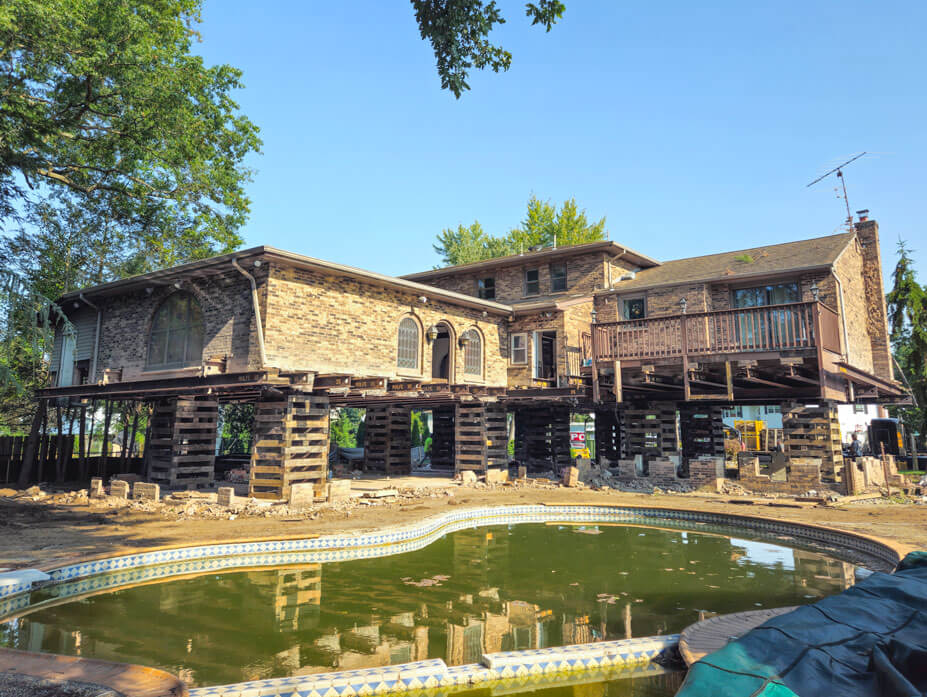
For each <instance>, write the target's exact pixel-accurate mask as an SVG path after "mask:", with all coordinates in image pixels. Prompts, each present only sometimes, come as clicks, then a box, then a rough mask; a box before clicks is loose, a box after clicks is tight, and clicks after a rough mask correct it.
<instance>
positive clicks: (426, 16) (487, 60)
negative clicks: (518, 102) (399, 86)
mask: <svg viewBox="0 0 927 697" xmlns="http://www.w3.org/2000/svg"><path fill="white" fill-rule="evenodd" d="M412 6H413V7H414V8H415V19H416V21H417V22H418V27H419V32H420V33H421V35H422V38H423V39H427V40H428V41H430V42H431V46H432V48H433V49H434V52H435V58H436V60H437V63H438V75H439V77H440V78H441V87H442V88H444V89H447V90H450V91H451V92H453V94H454V96H455V97H457V98H458V99H460V95H461V94H463V91H464V90H468V89H470V85H469V84H468V83H467V75H468V73H469V71H470V69H471V68H476V69H477V70H483V69H485V68H489V69H490V70H492V71H494V72H497V73H498V72H499V71H500V70H501V71H506V70H508V69H509V67H510V66H511V65H512V54H511V53H509V52H508V51H506V50H505V49H504V48H502V47H501V46H495V45H493V44H492V43H491V42H490V41H489V38H488V37H489V33H490V32H491V31H492V29H493V27H494V26H495V25H497V24H505V18H504V17H503V16H502V12H501V11H500V10H499V8H498V7H497V6H496V3H495V0H490V1H489V2H486V0H412ZM565 9H566V7H565V6H564V4H563V3H562V2H560V1H559V0H539V2H537V3H533V2H529V3H527V4H526V5H525V15H526V16H527V17H528V18H529V19H530V20H531V24H532V25H535V24H541V25H543V26H544V27H545V29H546V30H547V31H550V30H551V27H553V25H554V24H555V23H556V22H557V20H558V19H560V18H561V17H562V16H563V12H564V10H565Z"/></svg>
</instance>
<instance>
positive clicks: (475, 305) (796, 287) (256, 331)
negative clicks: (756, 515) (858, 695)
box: [0, 217, 910, 505]
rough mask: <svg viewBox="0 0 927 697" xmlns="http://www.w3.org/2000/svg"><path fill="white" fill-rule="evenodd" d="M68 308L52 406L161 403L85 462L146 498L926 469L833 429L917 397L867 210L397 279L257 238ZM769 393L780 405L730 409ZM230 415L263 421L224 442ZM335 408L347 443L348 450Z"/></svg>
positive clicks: (764, 402)
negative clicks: (689, 239) (855, 218)
mask: <svg viewBox="0 0 927 697" xmlns="http://www.w3.org/2000/svg"><path fill="white" fill-rule="evenodd" d="M57 302H58V304H59V305H60V306H61V307H62V308H64V310H65V312H66V314H67V316H68V320H69V323H68V324H67V325H65V324H64V323H61V324H60V326H59V327H58V328H57V332H56V338H55V344H54V351H53V355H52V359H51V366H52V386H51V387H49V388H47V389H45V390H42V391H41V393H40V394H39V397H40V401H41V403H42V405H43V406H44V407H47V408H65V409H75V408H83V409H99V408H101V407H102V406H104V405H109V404H111V403H113V402H122V403H132V404H135V405H137V406H138V407H139V409H140V413H143V414H144V415H145V417H144V418H143V419H142V422H141V423H142V426H141V427H140V428H139V429H138V430H139V437H138V439H139V440H143V442H144V448H138V451H139V452H137V453H136V452H135V451H134V450H133V446H132V444H130V443H127V442H123V443H122V444H121V445H122V447H123V449H124V452H125V453H126V455H125V456H124V457H123V458H122V460H121V464H117V465H116V468H117V469H116V471H115V472H113V471H111V470H112V463H111V462H108V458H107V457H106V456H104V457H103V458H102V462H100V461H98V462H95V463H94V464H93V465H92V466H86V464H85V463H84V462H83V461H82V463H81V466H80V469H81V473H82V474H84V475H89V476H94V475H95V476H96V477H97V478H98V479H99V480H100V482H99V483H96V484H95V487H96V489H95V491H97V492H98V493H99V491H100V487H101V486H102V485H103V482H104V481H106V480H109V479H115V480H116V481H118V482H125V483H126V484H127V485H132V484H133V483H134V481H130V480H138V481H139V482H140V483H142V484H145V483H149V484H156V485H157V487H156V488H157V490H158V491H157V492H156V493H154V494H153V493H152V492H151V491H149V490H147V489H145V488H144V486H143V487H142V488H141V489H140V491H142V492H143V494H142V498H143V499H148V500H150V499H151V498H152V497H154V498H155V499H157V497H158V496H164V495H169V494H171V492H179V491H185V490H209V491H212V490H215V489H217V488H219V492H220V493H219V496H220V500H221V501H226V502H228V501H230V500H232V497H234V496H247V497H249V498H251V499H257V500H268V501H287V502H289V503H290V504H291V505H297V504H298V503H299V502H310V503H311V502H312V501H321V500H332V499H334V500H337V499H339V497H340V498H344V497H345V496H348V495H349V489H350V487H349V486H348V485H345V484H344V483H341V482H344V481H345V480H349V479H350V480H356V479H358V478H360V479H362V480H368V479H371V478H381V479H383V480H386V479H387V478H390V479H392V478H395V477H406V476H409V475H412V474H414V473H422V472H427V473H428V474H429V475H430V476H432V477H435V476H445V477H447V478H451V477H454V478H457V479H458V480H461V481H464V482H475V481H482V482H484V483H485V484H486V485H507V486H518V485H519V482H521V483H522V484H525V483H527V482H530V481H535V482H538V483H541V484H545V483H549V484H550V485H565V486H594V487H612V488H622V487H625V488H631V489H646V488H647V487H650V488H654V487H656V488H669V489H672V488H680V489H682V490H692V489H698V488H704V487H707V488H709V489H712V490H715V491H725V488H726V487H728V488H730V487H732V486H735V487H740V488H741V489H743V490H746V491H750V492H755V493H769V494H781V495H794V496H814V495H819V494H821V493H822V492H823V494H826V495H839V496H857V495H863V494H866V493H867V492H871V491H881V490H883V489H886V488H888V489H889V490H890V489H891V487H897V488H898V489H903V488H905V487H907V486H909V485H910V482H908V481H907V480H905V478H904V477H902V476H901V475H899V474H898V465H897V462H896V460H897V459H898V458H902V457H904V447H903V443H901V444H899V443H897V442H894V441H891V439H888V440H886V439H885V438H882V437H879V438H876V437H875V436H871V434H870V433H868V432H865V433H864V432H862V431H861V432H860V433H861V435H862V436H863V438H862V440H863V441H865V442H862V443H859V444H858V445H853V444H852V443H848V442H847V438H846V435H847V434H846V432H845V429H844V428H843V427H842V425H841V416H840V414H841V411H840V410H841V408H843V407H845V406H846V405H851V408H852V409H854V410H859V409H862V410H863V411H867V410H868V411H869V412H871V413H872V415H873V416H876V417H878V416H880V415H883V414H880V410H881V408H882V407H884V406H885V405H888V404H900V403H905V402H906V401H907V400H909V395H908V394H907V393H906V391H905V389H904V388H903V387H902V385H901V384H900V383H899V382H898V381H897V380H896V377H895V375H894V373H893V370H892V364H891V356H890V352H889V341H888V334H887V328H886V311H885V301H884V288H883V282H882V276H881V266H880V258H879V237H878V225H877V224H876V223H875V221H872V220H868V219H867V218H865V217H863V218H861V219H860V221H859V222H857V223H855V225H854V226H853V228H852V229H850V230H848V231H847V232H844V233H841V234H837V235H830V236H827V237H821V238H815V239H810V240H803V241H798V242H791V243H786V244H778V245H768V246H765V247H759V248H754V249H750V250H738V251H732V252H725V253H721V254H713V255H708V256H703V257H696V258H690V259H679V260H673V261H665V262H661V261H658V260H656V259H653V258H651V257H648V256H646V255H644V254H641V253H639V252H636V251H634V250H633V249H631V248H629V247H626V246H624V245H622V244H619V243H616V242H611V241H602V242H592V243H588V244H580V245H576V246H572V247H565V248H556V247H550V248H545V249H540V250H535V251H531V252H527V253H525V254H520V255H516V256H510V257H501V258H497V259H490V260H487V261H481V262H476V263H472V264H465V265H461V266H454V267H448V268H444V269H436V270H432V271H425V272H421V273H415V274H410V275H408V276H403V277H394V276H386V275H383V274H378V273H374V272H369V271H364V270H361V269H357V268H353V267H350V266H345V265H341V264H336V263H332V262H328V261H323V260H320V259H314V258H311V257H307V256H303V255H299V254H293V253H290V252H285V251H282V250H278V249H274V248H272V247H266V246H264V247H255V248H252V249H247V250H243V251H240V252H235V253H232V254H226V255H223V256H218V257H213V258H211V259H205V260H202V261H197V262H194V263H190V264H186V265H183V266H178V267H174V268H170V269H164V270H161V271H157V272H153V273H149V274H145V275H142V276H136V277H132V278H127V279H123V280H120V281H115V282H112V283H107V284H103V285H100V286H95V287H92V288H85V289H82V290H81V291H77V292H73V293H69V294H67V295H65V296H63V297H61V298H59V299H58V300H57ZM244 407H246V409H244V411H243V408H244ZM760 408H762V409H764V410H765V411H764V413H768V414H774V415H775V416H776V422H775V423H773V421H772V419H767V420H760V419H753V420H751V419H747V418H738V417H737V416H736V414H742V413H744V410H747V411H749V410H751V409H753V410H755V409H760ZM230 409H234V410H237V411H235V413H236V414H241V413H247V415H248V426H247V427H246V430H247V431H248V434H249V438H248V439H247V448H245V449H240V450H239V451H237V452H235V453H231V454H229V453H227V452H225V451H223V448H222V443H223V434H224V433H225V432H226V431H227V430H228V423H229V419H230V418H231V417H230V416H229V414H230V413H231V412H230V411H229V410H230ZM344 410H352V411H351V413H352V414H357V415H359V416H358V423H356V424H355V427H356V429H357V437H356V443H355V445H356V447H354V448H348V447H337V445H336V444H333V425H332V424H333V420H334V419H336V418H338V417H339V416H340V415H341V413H342V412H343V411H344ZM108 413H109V412H108V411H107V414H108ZM732 414H733V415H735V416H732ZM107 418H108V417H107ZM732 419H734V423H733V424H730V423H729V422H730V421H731V420H732ZM361 424H362V426H363V433H360V430H361V429H360V425H361ZM239 428H241V426H240V424H239ZM422 433H425V434H426V435H427V437H423V436H422ZM142 434H143V435H144V438H143V439H142V438H141V436H142ZM416 434H417V435H416ZM132 438H133V439H135V438H136V435H135V428H134V427H133V429H132ZM896 440H897V439H896ZM870 441H871V442H870ZM133 442H134V441H133ZM886 444H887V445H888V446H889V447H887V448H886ZM0 445H2V444H0ZM899 446H900V447H901V449H900V450H899ZM12 447H13V446H11V448H12ZM58 447H59V448H60V447H61V446H60V444H59V446H58ZM848 448H849V449H848ZM20 450H21V448H20ZM59 452H62V451H59ZM107 453H108V451H107ZM845 453H846V454H845ZM8 455H9V457H8V459H9V462H10V463H11V464H12V466H13V468H14V470H15V468H16V464H15V460H16V457H15V456H16V452H14V451H13V449H11V451H10V453H9V454H8ZM130 455H131V457H130ZM20 457H21V452H20ZM118 459H119V458H117V460H118ZM68 460H69V457H65V458H64V462H62V461H61V458H59V460H58V461H57V466H58V467H59V468H64V470H67V468H68V467H70V464H69V462H68ZM41 466H42V465H41V463H40V467H41ZM230 473H231V474H230ZM113 475H123V476H116V477H113ZM124 475H127V476H124ZM88 478H89V477H88ZM120 486H121V485H120ZM116 488H117V490H120V491H121V489H119V486H117V487H116ZM223 489H224V490H225V491H224V492H223ZM229 489H232V491H231V492H230V491H229ZM126 494H127V495H128V492H126Z"/></svg>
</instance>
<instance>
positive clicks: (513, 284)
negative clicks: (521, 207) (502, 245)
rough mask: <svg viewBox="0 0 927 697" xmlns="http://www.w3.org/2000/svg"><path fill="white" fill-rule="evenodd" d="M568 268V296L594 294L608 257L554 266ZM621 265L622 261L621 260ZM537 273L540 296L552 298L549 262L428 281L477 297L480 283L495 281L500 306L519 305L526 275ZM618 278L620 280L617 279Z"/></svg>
mask: <svg viewBox="0 0 927 697" xmlns="http://www.w3.org/2000/svg"><path fill="white" fill-rule="evenodd" d="M564 262H565V263H566V264H567V290H566V293H568V294H575V293H590V294H591V293H592V292H593V291H595V290H601V289H602V288H604V287H605V283H606V275H607V274H606V272H607V265H606V255H604V254H602V253H601V252H597V253H594V254H581V255H578V256H576V257H572V258H569V259H560V260H556V261H555V262H553V263H564ZM619 264H620V260H619ZM527 269H538V272H539V273H538V277H539V281H540V292H539V295H550V294H551V290H550V262H548V261H543V262H539V263H531V262H530V260H529V259H525V260H524V261H520V260H514V261H513V262H512V265H511V266H507V267H504V268H497V269H489V270H487V271H483V272H479V273H461V274H454V275H452V276H442V277H440V278H437V279H434V280H431V281H427V282H426V283H427V284H428V285H432V286H436V287H438V288H443V289H445V290H452V291H455V292H457V293H463V294H464V295H474V296H475V295H476V294H477V292H476V283H477V280H478V279H481V278H487V277H492V278H494V279H495V281H496V298H495V299H496V301H497V302H500V303H509V302H516V301H519V300H524V299H525V297H526V296H525V288H524V281H525V271H526V270H527ZM615 278H617V276H615Z"/></svg>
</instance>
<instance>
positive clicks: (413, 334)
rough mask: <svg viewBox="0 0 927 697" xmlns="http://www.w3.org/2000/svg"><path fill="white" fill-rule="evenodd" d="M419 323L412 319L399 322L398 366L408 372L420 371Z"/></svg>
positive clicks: (407, 318) (408, 318) (406, 318)
mask: <svg viewBox="0 0 927 697" xmlns="http://www.w3.org/2000/svg"><path fill="white" fill-rule="evenodd" d="M420 341H421V340H420V339H419V335H418V322H416V321H415V320H414V319H412V318H411V317H404V318H403V319H402V320H401V321H400V322H399V342H398V349H399V350H398V351H397V354H396V365H397V366H398V367H399V368H405V369H406V370H418V346H419V343H420Z"/></svg>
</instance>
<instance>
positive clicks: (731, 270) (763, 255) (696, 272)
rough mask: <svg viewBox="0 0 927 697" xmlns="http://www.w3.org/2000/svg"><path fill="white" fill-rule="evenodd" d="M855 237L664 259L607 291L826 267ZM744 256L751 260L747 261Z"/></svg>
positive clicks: (826, 238) (846, 233) (733, 279)
mask: <svg viewBox="0 0 927 697" xmlns="http://www.w3.org/2000/svg"><path fill="white" fill-rule="evenodd" d="M855 236H856V233H855V232H844V233H840V234H838V235H829V236H827V237H816V238H814V239H810V240H799V241H798V242H786V243H784V244H770V245H766V246H763V247H753V248H752V249H741V250H739V251H736V252H722V253H721V254H708V255H706V256H701V257H689V258H687V259H674V260H672V261H665V262H663V263H662V264H661V265H660V266H655V267H653V268H649V269H642V270H641V271H638V272H637V274H636V275H635V277H634V278H633V279H628V280H625V281H616V282H614V283H612V288H611V291H609V292H624V291H628V290H642V289H646V288H653V287H656V286H666V285H678V284H680V283H695V282H705V281H725V282H726V281H737V280H738V279H741V278H743V279H746V278H752V277H759V276H764V275H767V274H768V275H777V274H783V273H788V272H791V271H805V270H810V269H817V268H822V267H827V266H830V265H831V264H833V263H834V262H835V261H836V260H837V257H839V256H840V253H841V252H843V250H844V249H846V246H847V244H849V242H850V240H852V239H853V238H854V237H855ZM746 256H749V257H750V258H751V259H752V261H746V260H745V257H746Z"/></svg>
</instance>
